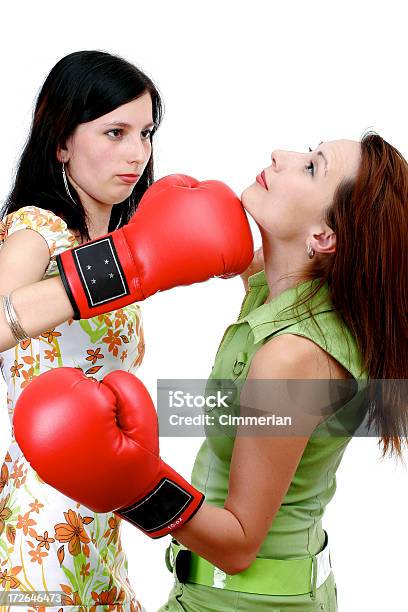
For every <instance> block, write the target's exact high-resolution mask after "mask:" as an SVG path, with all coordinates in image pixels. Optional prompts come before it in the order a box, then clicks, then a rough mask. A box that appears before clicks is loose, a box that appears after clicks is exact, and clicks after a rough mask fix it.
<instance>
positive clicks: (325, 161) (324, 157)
mask: <svg viewBox="0 0 408 612" xmlns="http://www.w3.org/2000/svg"><path fill="white" fill-rule="evenodd" d="M320 144H321V143H320ZM316 155H320V157H323V159H324V174H325V175H326V174H327V158H326V156H325V155H324V153H323V151H316Z"/></svg>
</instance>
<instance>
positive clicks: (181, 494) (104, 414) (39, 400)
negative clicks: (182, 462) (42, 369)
mask: <svg viewBox="0 0 408 612" xmlns="http://www.w3.org/2000/svg"><path fill="white" fill-rule="evenodd" d="M13 425H14V434H15V438H16V440H17V442H18V444H19V446H20V448H21V449H22V451H23V453H24V455H25V457H26V458H27V459H28V461H29V462H30V464H31V466H32V467H33V468H34V470H36V472H38V474H39V475H40V477H41V478H42V479H43V480H44V481H45V482H46V483H48V484H49V485H51V486H53V487H54V488H56V489H58V490H59V491H61V492H62V493H64V495H67V496H68V497H71V498H72V499H75V500H76V501H78V502H80V503H81V504H83V505H85V506H87V507H88V508H91V510H93V511H94V512H111V511H114V512H115V513H116V514H118V515H119V516H121V517H122V518H124V519H126V520H127V521H129V522H130V523H131V524H132V525H135V526H136V527H138V528H139V529H141V530H142V531H143V532H144V533H146V534H147V535H149V536H150V537H152V538H159V537H161V536H164V535H166V534H168V533H170V532H171V531H172V530H173V529H176V528H177V527H181V525H184V524H185V523H186V522H187V521H188V520H189V519H190V518H191V517H192V516H193V515H194V514H195V512H196V511H197V510H198V508H199V507H200V506H201V504H202V502H203V501H204V496H203V494H202V493H200V492H199V491H197V490H196V489H195V488H194V487H193V486H192V485H191V484H189V483H188V482H187V481H186V480H184V478H182V477H181V476H180V475H179V474H177V472H175V471H174V470H173V469H172V468H171V467H169V466H168V465H167V464H166V463H164V462H163V461H162V460H161V458H160V455H159V443H158V426H157V416H156V411H155V408H154V405H153V402H152V400H151V398H150V395H149V393H148V391H147V389H146V388H145V386H144V385H143V384H142V383H141V381H140V380H139V379H138V378H136V376H134V375H133V374H130V373H128V372H124V371H122V370H119V371H116V372H111V373H110V374H108V375H107V376H105V378H104V379H103V381H102V382H96V381H94V380H92V379H89V378H87V377H86V376H85V375H84V374H83V373H82V372H81V371H80V370H79V369H76V368H55V369H53V370H50V371H49V372H46V373H45V374H41V375H40V376H37V377H36V378H34V379H33V380H32V381H31V382H30V384H29V385H28V386H27V387H26V388H25V389H24V391H23V392H22V393H21V395H20V397H19V398H18V401H17V403H16V407H15V411H14V422H13Z"/></svg>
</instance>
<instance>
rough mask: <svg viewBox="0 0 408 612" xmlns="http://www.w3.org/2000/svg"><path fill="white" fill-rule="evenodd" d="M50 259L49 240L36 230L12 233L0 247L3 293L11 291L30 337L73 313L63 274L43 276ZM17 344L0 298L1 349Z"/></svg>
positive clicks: (0, 278)
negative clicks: (46, 277) (61, 276)
mask: <svg viewBox="0 0 408 612" xmlns="http://www.w3.org/2000/svg"><path fill="white" fill-rule="evenodd" d="M49 261H50V252H49V248H48V245H47V242H46V241H45V239H44V238H43V237H42V236H41V234H39V233H38V232H36V231H33V230H27V229H21V230H18V231H17V232H15V233H13V234H11V235H10V236H8V238H7V239H6V240H5V241H4V243H3V246H2V248H1V249H0V295H10V294H11V300H12V303H13V306H14V310H15V311H16V314H17V317H18V320H19V321H20V325H21V326H22V328H23V329H24V331H25V332H26V333H27V334H28V335H29V336H30V337H31V338H33V337H36V336H39V335H40V334H42V333H44V332H45V331H47V330H48V329H52V328H53V327H56V326H57V325H60V324H61V323H64V322H65V321H67V320H68V319H70V318H72V317H73V316H74V311H73V309H72V306H71V303H70V301H69V298H68V296H67V293H66V291H65V289H64V286H63V284H62V281H61V278H60V276H55V277H53V278H49V279H47V280H41V279H42V278H43V276H44V273H45V270H46V269H47V267H48V264H49ZM16 344H17V342H16V340H15V338H14V336H13V335H12V333H11V331H10V328H9V326H8V323H7V320H6V317H5V313H4V308H3V304H2V301H0V352H1V351H5V350H7V349H9V348H11V347H13V346H16Z"/></svg>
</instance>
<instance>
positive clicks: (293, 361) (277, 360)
mask: <svg viewBox="0 0 408 612" xmlns="http://www.w3.org/2000/svg"><path fill="white" fill-rule="evenodd" d="M249 375H250V376H251V377H252V378H300V379H302V378H303V379H306V378H348V377H349V375H348V373H347V371H346V370H345V369H344V368H343V366H341V364H340V363H339V362H338V361H337V360H336V359H334V358H333V357H332V356H331V355H330V354H329V353H327V352H326V351H325V350H323V348H322V347H320V346H319V345H318V344H316V343H315V342H313V341H312V340H310V339H309V338H306V337H304V336H301V335H297V334H290V333H285V334H281V335H280V336H277V337H275V338H272V339H271V340H268V341H267V342H266V343H265V344H264V345H263V346H262V347H261V348H260V349H259V350H258V351H257V352H256V353H255V356H254V358H253V359H252V363H251V368H250V372H249Z"/></svg>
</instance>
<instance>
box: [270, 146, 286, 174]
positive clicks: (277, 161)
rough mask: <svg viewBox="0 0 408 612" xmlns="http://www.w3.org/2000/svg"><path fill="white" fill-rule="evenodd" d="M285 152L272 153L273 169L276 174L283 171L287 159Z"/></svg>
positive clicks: (276, 151)
mask: <svg viewBox="0 0 408 612" xmlns="http://www.w3.org/2000/svg"><path fill="white" fill-rule="evenodd" d="M285 153H286V152H285V151H280V150H275V151H272V153H271V160H272V169H273V170H274V171H275V172H279V171H280V170H281V169H282V165H283V162H284V159H285Z"/></svg>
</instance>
